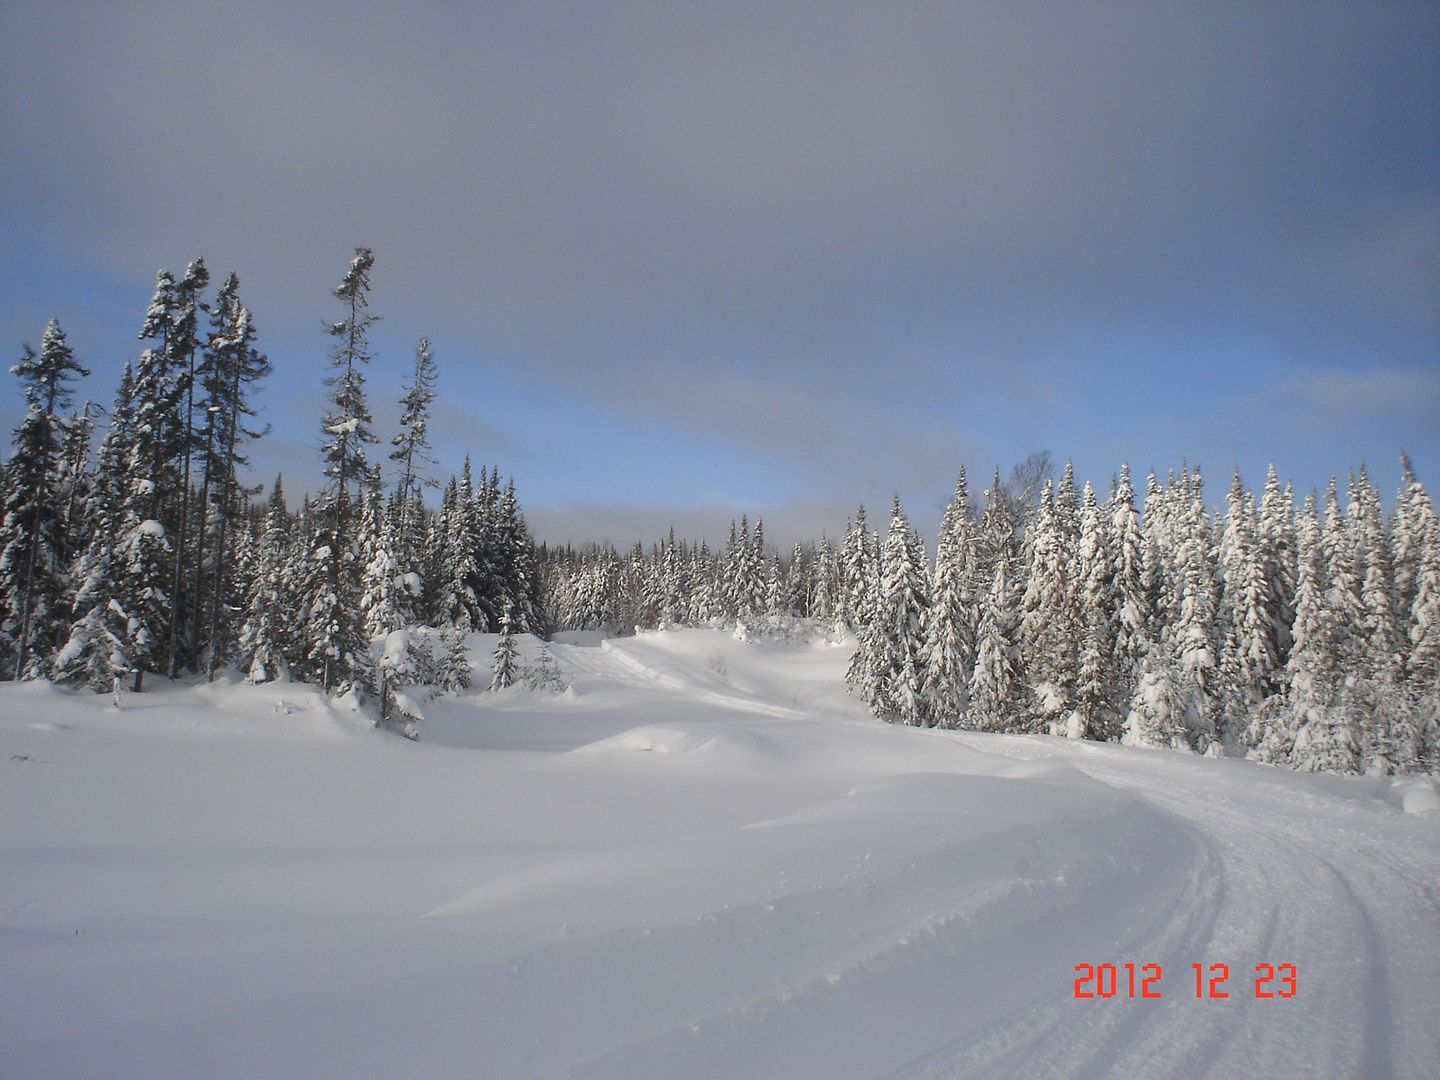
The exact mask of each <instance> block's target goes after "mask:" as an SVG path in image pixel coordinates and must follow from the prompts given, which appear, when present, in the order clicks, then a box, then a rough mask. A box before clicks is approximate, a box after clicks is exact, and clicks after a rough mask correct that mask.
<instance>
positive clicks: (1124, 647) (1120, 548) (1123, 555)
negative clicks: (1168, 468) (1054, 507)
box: [1110, 463, 1154, 701]
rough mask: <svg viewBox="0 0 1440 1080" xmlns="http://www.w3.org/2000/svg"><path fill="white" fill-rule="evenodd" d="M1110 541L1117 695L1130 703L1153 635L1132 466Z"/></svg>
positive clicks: (1123, 479)
mask: <svg viewBox="0 0 1440 1080" xmlns="http://www.w3.org/2000/svg"><path fill="white" fill-rule="evenodd" d="M1110 538H1111V543H1112V545H1113V552H1112V554H1113V560H1112V561H1113V567H1112V569H1113V577H1112V579H1111V589H1112V592H1111V596H1112V598H1113V599H1112V603H1113V608H1112V611H1111V625H1112V626H1113V628H1114V631H1115V653H1114V659H1115V666H1114V678H1115V692H1116V697H1117V699H1118V700H1120V701H1128V700H1129V699H1130V697H1131V696H1133V694H1134V692H1135V686H1136V684H1137V683H1138V682H1139V681H1140V667H1141V665H1142V664H1143V663H1144V661H1145V657H1146V656H1147V655H1148V654H1149V652H1150V644H1151V642H1152V640H1153V634H1154V626H1153V612H1154V608H1153V605H1152V602H1151V595H1150V590H1149V588H1148V587H1147V585H1146V581H1145V536H1144V534H1143V533H1142V532H1141V530H1140V517H1139V515H1138V514H1137V513H1136V511H1135V489H1134V487H1133V486H1132V485H1131V483H1130V465H1129V463H1126V464H1124V465H1122V466H1121V467H1120V481H1119V483H1118V485H1117V486H1116V489H1115V495H1114V497H1113V498H1112V499H1111V501H1110Z"/></svg>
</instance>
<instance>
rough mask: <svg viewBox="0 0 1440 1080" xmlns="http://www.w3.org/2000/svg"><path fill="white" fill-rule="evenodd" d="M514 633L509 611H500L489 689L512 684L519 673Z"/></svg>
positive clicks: (502, 688) (497, 688)
mask: <svg viewBox="0 0 1440 1080" xmlns="http://www.w3.org/2000/svg"><path fill="white" fill-rule="evenodd" d="M516 657H517V650H516V648H515V634H514V632H513V630H512V628H511V625H510V611H509V609H508V608H507V609H506V610H504V611H502V612H501V613H500V640H499V641H497V642H496V643H495V655H494V662H493V664H492V665H491V669H490V690H491V691H492V692H494V691H496V690H504V689H505V688H506V687H507V686H513V685H514V683H515V679H516V677H517V676H518V675H519V665H518V663H517V660H516Z"/></svg>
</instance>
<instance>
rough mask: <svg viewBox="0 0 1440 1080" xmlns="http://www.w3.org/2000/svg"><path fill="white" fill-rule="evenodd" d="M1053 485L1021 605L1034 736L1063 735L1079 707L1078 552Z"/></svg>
mask: <svg viewBox="0 0 1440 1080" xmlns="http://www.w3.org/2000/svg"><path fill="white" fill-rule="evenodd" d="M1059 511H1060V503H1059V502H1058V501H1057V500H1056V499H1055V497H1054V493H1053V491H1052V489H1051V487H1050V485H1049V483H1048V482H1047V483H1046V485H1045V490H1044V494H1043V495H1042V498H1041V503H1040V512H1039V515H1038V517H1037V518H1036V519H1035V523H1034V527H1033V535H1032V538H1031V539H1030V544H1029V546H1030V573H1029V576H1028V577H1027V579H1026V582H1025V594H1024V599H1023V601H1022V603H1021V617H1020V653H1021V656H1022V657H1023V658H1024V672H1025V677H1026V680H1027V681H1028V683H1029V686H1030V692H1031V695H1032V697H1031V702H1030V704H1029V717H1030V719H1029V721H1028V722H1027V724H1026V726H1027V727H1028V728H1029V729H1031V730H1037V731H1044V730H1048V731H1049V732H1050V733H1051V734H1052V735H1062V734H1064V733H1065V730H1066V720H1067V718H1068V717H1069V715H1070V713H1071V712H1072V711H1073V709H1074V707H1075V690H1076V683H1077V681H1078V678H1079V644H1080V639H1081V637H1082V633H1081V630H1080V618H1079V613H1078V610H1077V605H1076V594H1075V582H1074V580H1073V578H1072V576H1071V574H1072V570H1073V566H1072V555H1071V552H1072V551H1073V550H1074V547H1073V546H1071V547H1068V548H1067V544H1070V543H1071V541H1070V539H1069V536H1068V527H1067V526H1064V525H1062V523H1061V520H1060V512H1059Z"/></svg>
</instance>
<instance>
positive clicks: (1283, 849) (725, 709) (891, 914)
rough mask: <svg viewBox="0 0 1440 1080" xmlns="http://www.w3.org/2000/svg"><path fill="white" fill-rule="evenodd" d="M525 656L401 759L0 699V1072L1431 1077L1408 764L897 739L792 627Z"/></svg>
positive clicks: (1438, 996)
mask: <svg viewBox="0 0 1440 1080" xmlns="http://www.w3.org/2000/svg"><path fill="white" fill-rule="evenodd" d="M491 642H493V639H488V640H487V639H484V638H481V637H478V636H477V637H476V638H475V639H474V645H475V647H476V662H477V667H479V666H483V665H484V664H485V662H486V655H485V650H486V648H487V646H488V645H489V644H490V643H491ZM526 651H527V652H528V653H529V654H530V655H533V651H534V645H533V643H528V645H527V650H526ZM553 651H554V654H555V657H556V659H557V660H558V661H559V664H560V666H561V668H562V670H563V671H564V673H565V674H566V676H567V677H568V678H569V679H571V680H572V681H573V684H574V686H573V689H572V690H571V691H570V692H568V693H565V694H551V693H540V692H531V691H529V690H523V689H518V688H515V689H511V690H508V691H505V692H502V693H500V694H494V695H492V694H488V693H485V692H484V691H480V690H477V691H476V692H472V693H469V694H466V695H462V696H460V697H458V698H448V699H441V700H438V701H434V702H430V703H427V705H426V712H427V719H426V720H425V722H424V723H423V724H422V725H421V731H422V737H423V739H424V741H423V742H421V743H419V744H414V743H410V742H407V741H405V740H403V739H401V738H398V737H396V736H393V735H387V734H385V733H383V732H378V731H376V730H374V729H372V728H369V727H368V725H367V723H366V722H365V721H364V719H363V718H362V717H360V716H358V715H356V714H354V713H353V712H346V711H345V710H344V709H343V707H336V706H334V705H332V704H330V703H327V702H326V701H325V700H323V699H322V698H321V696H320V695H319V694H318V693H316V692H315V691H314V690H313V689H311V688H309V687H304V686H298V685H271V686H266V687H257V688H251V687H246V686H239V685H220V686H214V687H171V686H167V685H163V684H161V683H159V682H158V681H157V682H156V683H154V684H152V685H154V687H155V688H154V690H153V692H147V693H145V694H143V695H138V696H129V697H127V698H126V699H125V701H124V702H123V708H121V709H120V710H119V711H116V710H115V709H114V708H113V707H111V705H110V703H109V700H108V699H106V698H95V697H92V696H91V695H89V694H72V693H68V692H65V691H60V690H56V689H54V688H52V687H49V686H46V685H44V684H27V685H20V686H16V685H5V686H0V1076H3V1077H5V1078H6V1080H29V1078H35V1080H65V1078H77V1080H78V1078H85V1080H98V1078H108V1077H134V1078H137V1080H169V1078H185V1080H190V1078H197V1077H207V1078H212V1077H213V1078H222V1077H224V1078H232V1077H233V1078H237V1080H239V1078H243V1080H257V1078H272V1077H294V1078H304V1080H320V1078H331V1077H334V1078H345V1080H357V1078H370V1077H374V1078H394V1077H402V1076H403V1077H413V1078H418V1080H424V1078H430V1077H465V1078H467V1080H468V1078H473V1077H531V1076H582V1077H625V1078H637V1077H647V1078H652V1077H686V1078H701V1077H785V1078H787V1080H790V1078H800V1077H824V1078H831V1080H833V1078H842V1077H873V1076H904V1077H912V1076H913V1077H1010V1076H1016V1077H1050V1076H1055V1077H1101V1076H1112V1075H1113V1076H1145V1077H1250V1076H1265V1077H1307V1078H1309V1077H1365V1078H1372V1080H1374V1078H1383V1077H1390V1076H1395V1077H1431V1076H1434V1075H1436V1068H1437V1065H1436V1063H1437V1062H1440V1023H1437V1020H1436V1015H1437V1014H1436V1001H1437V1000H1440V813H1437V812H1436V811H1435V807H1437V806H1440V800H1437V798H1436V793H1435V786H1434V784H1433V783H1432V782H1430V781H1410V782H1404V783H1396V782H1392V781H1387V780H1382V779H1378V778H1367V779H1354V778H1340V777H1324V776H1301V775H1296V774H1291V773H1286V772H1281V771H1277V770H1274V769H1269V768H1265V767H1262V766H1258V765H1254V764H1251V763H1247V762H1242V761H1215V760H1209V759H1201V758H1197V757H1191V756H1186V755H1181V754H1174V753H1170V752H1164V751H1143V750H1134V749H1124V748H1119V747H1111V746H1099V745H1095V744H1087V743H1069V742H1066V741H1065V740H1056V739H1021V738H1015V737H1006V736H985V735H977V734H970V733H946V732H926V731H916V730H910V729H903V728H894V727H888V726H886V725H883V724H880V723H878V722H877V721H874V720H871V719H868V718H867V717H866V716H865V715H864V713H863V711H862V709H861V708H860V707H859V706H857V704H856V703H855V702H853V701H851V700H849V699H847V698H846V697H845V695H844V691H843V687H842V684H841V672H842V671H843V668H844V664H845V660H846V655H847V652H846V650H845V649H844V648H842V647H837V646H833V645H825V644H823V643H821V644H774V643H771V644H763V645H759V644H747V643H743V642H739V641H736V640H734V639H732V638H730V637H727V636H725V635H723V634H720V633H718V632H712V631H682V632H674V633H663V634H644V635H641V636H639V637H636V638H630V639H624V640H611V641H606V642H603V643H602V642H600V641H598V639H596V638H595V637H594V636H593V635H592V636H589V637H585V636H572V637H571V638H570V642H569V643H567V644H557V645H555V646H553ZM481 681H483V680H481ZM1127 962H1128V963H1131V964H1133V965H1135V970H1136V973H1137V976H1138V977H1140V978H1143V977H1144V976H1145V975H1149V974H1153V969H1149V970H1147V969H1145V968H1144V967H1143V965H1151V964H1155V965H1161V966H1162V969H1163V976H1162V978H1161V979H1160V980H1159V982H1158V983H1152V984H1151V987H1152V991H1153V990H1155V989H1157V988H1158V991H1159V992H1160V994H1161V997H1160V999H1159V1000H1145V999H1141V998H1139V997H1138V996H1137V998H1136V999H1135V1000H1131V998H1130V996H1129V990H1128V986H1127V971H1126V969H1125V968H1124V966H1123V965H1124V964H1126V963H1127ZM1196 963H1201V964H1203V965H1206V971H1205V975H1206V979H1207V981H1208V979H1209V977H1210V975H1211V974H1215V973H1218V969H1215V971H1212V970H1211V969H1210V968H1209V965H1218V964H1224V965H1227V966H1228V970H1229V972H1230V978H1229V979H1228V981H1226V982H1225V983H1223V984H1217V989H1223V990H1225V991H1228V993H1229V996H1228V997H1227V998H1224V999H1219V998H1213V999H1212V998H1204V999H1199V998H1197V997H1196V994H1195V971H1194V969H1193V967H1192V965H1193V964H1196ZM1077 964H1092V965H1103V964H1115V965H1119V967H1118V968H1117V974H1118V980H1117V981H1118V993H1117V994H1116V996H1114V997H1112V998H1109V999H1105V998H1092V999H1084V1000H1081V999H1077V998H1076V997H1075V996H1074V994H1075V981H1076V971H1075V968H1076V965H1077ZM1261 964H1270V965H1274V967H1275V968H1276V969H1277V970H1276V978H1275V979H1274V980H1273V981H1271V982H1270V983H1269V984H1267V986H1268V989H1270V990H1271V991H1273V992H1277V993H1278V992H1282V991H1287V989H1288V987H1287V984H1286V982H1285V981H1284V979H1285V976H1286V975H1287V974H1288V973H1287V972H1286V970H1285V969H1283V968H1282V967H1281V965H1292V966H1293V971H1294V973H1295V975H1296V993H1295V994H1294V996H1293V997H1288V998H1286V997H1273V998H1258V997H1257V996H1256V993H1255V990H1256V987H1255V982H1256V966H1257V965H1261ZM1262 971H1263V969H1262ZM1099 978H1100V979H1108V974H1106V973H1105V972H1103V971H1102V972H1101V973H1100V974H1099ZM1087 985H1088V986H1089V988H1091V989H1093V988H1094V986H1095V983H1094V982H1092V983H1090V984H1087ZM1104 985H1105V987H1106V988H1107V989H1108V987H1109V984H1108V982H1107V983H1105V984H1104ZM1142 985H1143V984H1140V983H1138V982H1137V986H1136V994H1137V995H1138V994H1139V993H1140V991H1141V989H1142ZM1264 988H1265V987H1262V989H1264Z"/></svg>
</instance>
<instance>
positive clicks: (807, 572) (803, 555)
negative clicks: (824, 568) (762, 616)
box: [780, 540, 815, 619]
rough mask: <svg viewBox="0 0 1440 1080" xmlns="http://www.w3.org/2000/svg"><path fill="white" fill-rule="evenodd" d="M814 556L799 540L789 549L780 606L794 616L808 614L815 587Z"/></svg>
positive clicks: (801, 617) (805, 615) (799, 616)
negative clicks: (788, 563)
mask: <svg viewBox="0 0 1440 1080" xmlns="http://www.w3.org/2000/svg"><path fill="white" fill-rule="evenodd" d="M814 564H815V557H814V555H813V554H812V553H810V552H807V551H806V549H805V545H804V544H802V543H801V542H800V541H799V540H797V541H795V546H794V547H793V548H791V549H790V565H789V566H788V567H786V569H785V574H784V583H785V596H784V599H783V600H782V601H781V604H780V607H781V609H782V610H784V611H785V612H786V613H787V614H790V615H793V616H795V617H796V618H800V619H803V618H806V617H808V616H809V615H810V604H811V596H812V595H813V590H814V588H815V565H814Z"/></svg>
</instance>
